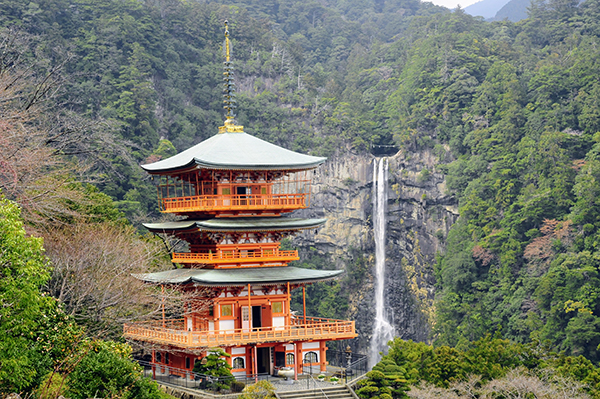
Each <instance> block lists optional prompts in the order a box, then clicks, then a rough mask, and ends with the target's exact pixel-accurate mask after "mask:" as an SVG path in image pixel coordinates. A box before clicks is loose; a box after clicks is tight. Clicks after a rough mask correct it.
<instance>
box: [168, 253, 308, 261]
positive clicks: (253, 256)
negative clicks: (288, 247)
mask: <svg viewBox="0 0 600 399" xmlns="http://www.w3.org/2000/svg"><path fill="white" fill-rule="evenodd" d="M298 259H300V257H299V256H298V251H280V250H272V249H271V250H269V249H265V250H260V249H256V250H254V251H252V250H224V251H223V250H218V251H216V252H214V253H192V252H180V253H174V254H173V257H172V261H173V262H174V263H204V264H241V263H252V264H255V263H265V262H279V263H281V262H286V263H287V262H291V261H293V260H298Z"/></svg>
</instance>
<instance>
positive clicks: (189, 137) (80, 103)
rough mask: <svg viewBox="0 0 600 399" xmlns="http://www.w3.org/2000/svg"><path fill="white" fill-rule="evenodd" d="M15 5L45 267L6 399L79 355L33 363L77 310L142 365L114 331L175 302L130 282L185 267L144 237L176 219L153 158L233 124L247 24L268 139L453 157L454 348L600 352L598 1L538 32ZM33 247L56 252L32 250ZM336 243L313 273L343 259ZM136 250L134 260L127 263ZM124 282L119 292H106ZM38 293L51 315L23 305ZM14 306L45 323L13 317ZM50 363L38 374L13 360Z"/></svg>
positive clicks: (324, 294)
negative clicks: (489, 338) (230, 107)
mask: <svg viewBox="0 0 600 399" xmlns="http://www.w3.org/2000/svg"><path fill="white" fill-rule="evenodd" d="M0 4H1V7H0V46H1V49H2V51H1V54H0V85H1V87H0V99H1V102H0V112H2V114H1V115H0V124H1V126H2V128H1V129H0V165H1V166H2V167H1V169H0V190H1V191H2V194H3V195H4V196H5V197H6V200H3V202H2V205H1V209H2V219H0V221H1V222H2V223H9V224H10V225H11V226H12V227H11V228H12V229H13V230H10V231H11V232H10V233H9V232H8V230H6V231H4V229H3V231H2V233H1V234H2V239H3V240H7V241H6V242H7V244H6V248H8V247H9V244H8V243H10V248H14V250H13V251H14V252H6V253H5V252H3V253H2V254H0V255H1V256H2V257H5V258H2V263H1V264H2V267H3V270H2V279H3V280H2V282H1V284H2V286H3V287H12V286H13V283H14V279H15V278H16V277H15V276H16V275H18V273H21V271H19V268H20V267H26V266H27V267H30V266H31V267H33V269H28V270H29V271H26V273H30V272H31V273H32V275H31V281H29V280H27V281H25V282H24V283H23V284H25V283H27V284H25V285H23V286H20V285H14V287H16V288H15V289H14V290H8V288H6V290H3V292H2V294H1V295H2V297H1V298H0V300H1V301H2V304H3V306H2V310H0V317H1V319H0V328H1V329H2V331H4V332H6V335H5V336H14V337H15V340H14V342H13V341H11V343H10V345H14V346H11V348H10V350H8V349H7V350H2V351H0V353H1V354H0V365H2V366H1V367H0V383H1V385H2V392H8V391H11V390H17V391H28V392H31V391H32V390H34V389H35V388H36V387H37V386H39V385H40V383H41V381H42V380H43V379H44V378H46V377H47V376H48V373H49V371H50V370H54V369H56V367H58V366H59V365H64V364H67V363H65V362H66V360H65V358H64V357H60V356H58V354H55V353H53V352H52V354H48V352H47V351H46V352H44V351H43V350H42V349H41V348H42V346H36V347H35V348H37V349H35V348H34V349H31V352H27V353H30V354H31V356H29V357H28V358H27V360H26V361H24V362H25V363H22V364H21V363H19V362H18V361H17V360H18V355H19V354H21V353H24V352H21V350H22V348H25V347H31V346H28V343H27V342H28V341H27V340H28V339H29V338H28V337H29V336H34V335H35V334H37V335H39V334H40V331H48V328H49V327H48V326H47V325H44V324H43V323H42V322H41V321H40V317H39V315H40V314H52V315H53V316H52V317H63V316H62V314H63V313H61V312H64V317H66V319H65V321H64V323H65V324H64V325H65V327H64V328H67V326H69V327H68V328H72V329H73V333H72V334H71V335H69V336H71V337H72V338H71V344H73V342H82V344H81V347H82V348H83V347H85V348H87V349H85V351H86V352H85V353H89V354H90V356H91V354H92V353H96V354H98V353H104V352H103V351H105V352H106V353H111V354H112V355H111V356H113V355H114V356H116V357H115V359H117V358H118V359H121V357H122V356H126V355H125V352H126V350H125V349H118V350H117V349H114V348H120V347H118V344H115V345H117V346H110V345H109V344H105V343H103V342H104V341H99V339H105V338H106V339H108V338H112V339H118V330H119V326H120V324H121V323H122V322H123V320H127V319H131V318H132V317H138V316H135V315H134V313H136V312H137V313H139V317H143V316H148V315H151V314H152V312H153V311H155V310H156V306H157V305H156V298H154V297H153V296H152V293H151V292H149V293H147V295H146V296H144V297H143V298H142V297H139V298H137V297H136V298H127V295H123V293H124V292H132V289H131V285H127V284H136V283H135V282H134V281H129V280H128V279H126V278H121V276H125V275H127V276H128V275H129V274H130V273H132V272H139V271H145V270H156V269H158V268H168V267H170V266H168V263H169V262H168V258H167V256H166V255H165V254H166V252H165V251H164V248H163V244H164V243H163V242H160V241H158V240H157V239H156V238H152V237H148V236H144V235H143V233H140V232H139V231H137V230H136V228H137V227H138V226H139V223H140V222H141V221H148V220H151V219H159V218H161V217H162V216H160V214H159V213H158V210H157V207H156V201H155V191H154V188H153V186H152V183H151V182H150V181H149V179H148V178H147V177H146V176H144V174H143V173H142V172H141V169H140V168H139V166H138V165H139V164H140V163H144V162H148V161H152V160H158V159H161V158H164V157H168V156H170V155H173V154H174V153H176V152H177V151H180V150H182V149H185V148H187V147H189V146H191V145H192V144H195V143H197V142H199V141H201V140H203V139H206V138H208V137H209V136H212V135H213V134H214V133H215V132H216V131H217V126H219V125H220V124H221V123H222V120H223V117H222V112H221V87H220V76H221V74H220V69H221V65H222V54H221V48H220V46H221V42H222V38H223V36H222V34H223V32H222V26H223V25H222V24H223V21H224V20H225V19H228V20H229V22H230V31H231V35H232V39H233V55H234V59H235V70H236V76H237V84H238V93H239V95H238V103H239V115H238V122H239V123H240V124H242V125H244V126H245V131H246V132H248V133H250V134H254V135H256V136H258V137H260V138H263V139H266V140H268V141H271V142H274V143H276V144H279V145H282V146H284V147H287V148H290V149H293V150H298V151H303V152H306V153H311V154H314V155H325V156H331V155H333V154H343V153H345V152H354V153H369V152H372V153H375V152H376V151H377V148H379V147H378V146H381V145H393V146H395V148H397V149H399V150H400V151H403V152H405V153H407V154H410V153H413V152H418V151H423V150H425V149H430V150H432V151H433V152H434V153H435V154H436V156H437V165H436V172H441V173H444V175H445V176H446V181H447V186H448V189H449V190H450V191H451V192H452V193H453V194H454V195H455V196H456V198H457V199H458V201H459V204H460V218H459V220H458V222H457V223H456V224H455V225H454V226H453V227H452V229H451V231H450V233H449V234H448V237H444V239H445V242H446V252H445V253H441V254H439V257H438V262H437V264H436V266H435V270H436V284H437V292H436V316H435V324H434V326H433V331H434V333H433V335H432V336H431V343H433V345H434V346H435V347H436V348H456V349H453V350H456V351H462V352H461V353H469V352H468V351H469V350H472V348H473V345H474V344H473V342H476V341H477V340H480V339H484V337H486V334H490V333H491V334H501V335H502V337H503V338H504V339H508V340H510V341H511V342H513V344H514V345H528V344H530V343H532V342H533V343H540V344H543V345H544V346H545V347H547V348H548V350H549V351H555V352H557V353H558V352H562V353H563V355H564V356H579V355H583V356H585V357H586V358H587V359H588V360H589V361H591V362H593V364H597V362H599V361H600V352H599V351H598V345H599V344H600V295H599V292H600V276H599V275H598V268H599V267H600V252H598V251H600V249H599V248H598V246H599V244H600V211H598V209H600V208H598V205H599V204H597V202H598V199H597V198H598V197H599V194H600V155H599V154H600V118H599V117H600V108H599V106H600V81H599V80H598V76H600V70H599V69H600V50H599V49H598V40H599V36H600V2H599V1H598V0H587V1H584V2H582V3H581V4H580V3H579V2H578V1H570V0H549V1H537V0H536V1H534V2H532V4H531V6H530V7H529V9H528V13H529V14H528V15H529V17H528V18H527V19H525V20H522V21H520V22H518V23H512V22H508V21H496V22H485V21H483V20H482V19H481V18H474V17H471V16H469V15H467V14H465V13H464V12H463V11H462V10H460V9H458V10H455V11H453V12H450V11H449V10H447V9H444V8H441V7H436V6H434V5H432V4H431V3H421V2H420V1H418V0H414V1H413V0H373V1H359V0H354V1H335V0H322V1H297V0H270V1H259V0H247V1H220V2H212V1H206V2H202V1H197V2H192V1H189V2H184V1H179V0H148V1H132V0H119V1H117V0H95V1H89V0H76V1H66V0H39V1H37V2H21V1H15V0H5V1H2V2H1V3H0ZM386 148H390V147H386ZM375 155H381V153H376V154H375ZM423 178H424V179H426V178H427V176H426V175H424V176H423ZM9 200H10V201H9ZM14 203H17V204H18V205H19V207H20V210H17V209H15V208H14ZM597 208H598V209H597ZM19 223H22V224H23V226H24V227H23V226H22V227H18V225H19ZM24 229H27V233H28V234H25V232H24ZM29 234H31V235H33V236H39V237H43V238H44V242H43V247H44V248H45V255H43V254H44V252H43V249H42V244H41V243H39V242H37V241H35V240H34V239H33V238H32V237H29ZM15 237H18V239H17V238H15ZM106 237H117V238H113V239H111V240H106V239H104V240H103V239H102V238H106ZM15 240H16V241H15ZM23 240H25V241H23ZM27 240H33V241H31V242H34V241H35V242H36V244H28V243H27V242H28V241H27ZM4 242H5V241H3V248H4V247H5V244H4ZM115 244H117V245H115ZM167 244H169V243H167ZM25 249H27V250H29V251H31V254H30V255H28V256H31V257H32V262H34V264H30V263H28V262H26V263H24V264H22V265H19V264H17V263H15V262H16V261H15V259H16V258H17V257H18V256H17V254H18V253H19V251H24V250H25ZM309 252H310V251H309ZM11 254H12V255H11ZM319 256H320V255H318V254H312V255H310V256H309V257H307V258H306V260H305V262H304V266H305V267H323V263H325V264H326V263H327V262H324V261H322V259H321V258H319ZM123 259H134V260H135V261H134V262H127V264H129V265H131V268H130V269H127V270H121V269H118V270H116V269H114V268H113V269H110V265H114V264H120V263H124V262H122V260H123ZM5 265H13V266H11V267H14V270H13V271H9V270H12V269H6V271H5V270H4V269H5V268H6V267H7V266H5ZM28 265H29V266H28ZM34 266H35V267H34ZM365 268H366V264H365V260H364V259H363V258H361V256H360V254H357V257H355V260H354V261H352V262H349V264H348V273H347V275H346V277H345V278H344V280H342V281H340V282H336V283H335V284H333V285H331V286H330V285H315V286H313V287H311V290H313V291H312V292H311V296H310V297H311V298H312V300H311V303H309V304H308V306H309V309H310V311H311V313H315V314H321V315H323V316H339V317H343V312H344V311H345V307H344V301H345V298H347V297H348V295H351V291H352V287H356V286H359V285H360V284H361V283H362V280H363V279H364V278H365V275H366V274H368V273H366V269H365ZM94 273H96V275H97V276H103V277H106V276H110V278H112V280H110V281H107V280H105V279H99V278H86V277H85V276H93V275H94ZM28 281H29V282H28ZM117 281H118V282H119V283H122V284H123V285H121V286H118V285H117V286H118V287H117V288H115V290H114V295H115V297H113V298H111V300H107V298H105V297H103V296H102V295H100V293H101V292H104V289H105V287H106V286H109V285H110V286H111V287H115V282H117ZM103 284H104V285H103ZM19 290H21V291H19ZM11 295H13V296H12V297H11ZM20 295H28V296H31V298H36V299H35V301H39V306H37V305H36V306H37V307H32V308H31V309H29V308H28V307H26V306H25V305H23V309H21V310H19V309H20V308H10V307H7V306H4V304H8V303H13V302H12V301H13V299H14V298H16V297H19V298H20ZM47 295H49V296H52V297H55V298H57V299H58V301H59V302H56V303H55V302H52V301H50V300H49V299H48V296H47ZM11 298H13V299H11ZM46 302H48V303H46ZM36 303H38V302H36ZM115 303H117V304H118V306H117V305H115ZM23 304H25V302H23ZM11 309H12V310H11ZM14 309H17V310H15V311H23V312H25V313H23V316H20V317H26V318H27V320H31V324H28V327H27V330H21V329H15V327H14V326H12V325H10V323H8V324H7V322H6V321H5V320H7V318H9V319H10V317H13V316H11V315H12V313H6V314H5V313H1V312H12V311H13V310H14ZM58 309H63V310H61V311H60V312H59V310H58ZM132 309H133V310H132ZM71 322H72V323H77V324H69V323H71ZM82 331H85V335H86V336H87V337H88V338H86V340H90V341H86V344H85V345H83V338H81V337H80V335H79V334H84V333H83V332H82ZM11 334H12V335H11ZM27 334H29V336H27ZM67 335H68V334H67ZM17 337H18V339H17ZM49 339H50V338H49ZM7 342H8V341H7ZM52 342H54V341H52ZM57 342H58V341H57ZM3 344H4V341H3ZM19 345H21V346H19ZM52 345H59V343H56V344H52ZM106 345H108V346H106ZM52 347H55V346H52ZM56 347H58V346H56ZM78 347H79V346H78ZM111 348H112V349H111ZM82 350H83V349H82ZM431 350H433V349H431ZM107 356H108V355H107ZM119 356H121V357H119ZM42 358H43V359H45V360H44V361H43V362H41V361H39V359H42ZM115 361H117V360H115ZM119 361H120V360H119ZM10 362H16V363H10ZM9 364H11V365H12V366H11V367H8V366H7V365H9ZM30 364H39V365H40V366H39V367H37V368H34V371H32V372H31V373H29V374H27V375H28V377H27V378H25V379H22V380H20V381H17V380H16V379H15V374H14V373H9V372H8V369H9V368H10V369H12V368H13V367H17V365H18V367H21V368H22V369H23V370H26V369H28V367H29V366H28V365H30ZM77 364H78V365H82V364H85V363H77ZM519 366H522V364H519ZM73 367H75V366H73ZM90 367H91V366H90ZM507 367H508V366H507ZM515 367H516V364H515ZM586 367H587V366H586ZM590 367H592V368H593V366H590ZM56 370H58V369H56ZM73 375H77V374H76V373H75V372H73ZM465 375H466V374H464V375H461V376H459V377H460V378H463V377H465ZM494 377H496V376H494ZM449 378H450V377H449ZM457 378H458V377H457ZM124 384H125V386H130V385H131V382H127V383H125V382H124ZM127 384H129V385H127ZM71 389H73V390H75V389H76V384H75V383H73V385H72V388H71ZM140 389H142V388H140ZM143 389H146V388H143ZM148 389H151V388H148ZM400 391H401V390H399V392H400ZM73 392H75V391H73ZM82 392H83V391H82ZM86 394H87V393H81V395H82V396H81V397H85V396H84V395H86ZM91 394H93V392H92V393H90V395H91ZM72 395H74V396H73V397H79V396H76V394H75V393H72Z"/></svg>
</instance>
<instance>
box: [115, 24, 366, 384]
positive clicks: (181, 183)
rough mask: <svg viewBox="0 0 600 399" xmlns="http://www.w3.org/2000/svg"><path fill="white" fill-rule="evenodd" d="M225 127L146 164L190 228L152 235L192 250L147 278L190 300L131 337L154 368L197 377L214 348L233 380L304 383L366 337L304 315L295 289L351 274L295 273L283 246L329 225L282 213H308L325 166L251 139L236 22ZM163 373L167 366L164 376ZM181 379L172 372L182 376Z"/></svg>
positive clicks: (168, 227)
mask: <svg viewBox="0 0 600 399" xmlns="http://www.w3.org/2000/svg"><path fill="white" fill-rule="evenodd" d="M223 47H224V52H225V62H224V74H223V75H224V78H223V80H224V86H225V90H224V93H225V94H224V97H225V101H224V104H225V107H224V108H225V109H226V115H225V117H226V120H225V123H224V125H223V126H221V127H220V128H219V133H218V134H216V135H214V136H212V137H211V138H209V139H207V140H205V141H203V142H201V143H200V144H197V145H196V146H194V147H192V148H189V149H188V150H185V151H183V152H181V153H179V154H177V155H174V156H172V157H170V158H167V159H164V160H161V161H158V162H155V163H151V164H147V165H143V166H142V168H143V169H144V170H146V171H147V172H148V173H149V174H151V175H153V177H154V180H155V181H158V183H157V191H158V201H159V208H160V210H161V212H164V213H171V214H174V215H178V216H180V217H183V218H182V220H179V221H175V222H166V223H152V224H145V225H144V226H145V227H146V228H147V229H148V230H150V231H151V232H153V233H156V234H168V235H172V236H175V237H177V238H179V239H181V240H183V241H185V242H187V243H188V248H189V252H180V253H173V254H172V261H173V263H175V264H178V265H181V267H178V268H175V269H172V270H168V271H163V272H157V273H148V274H142V275H137V276H136V277H137V278H139V279H141V280H142V281H144V282H146V283H149V284H155V285H158V286H162V287H169V288H175V289H177V290H180V291H181V292H182V293H184V294H185V295H184V297H185V298H186V300H185V304H184V314H183V316H184V317H183V318H180V319H176V320H172V319H166V318H165V316H164V314H163V319H162V320H156V321H154V322H139V323H130V324H126V325H125V326H124V336H125V338H127V339H130V340H134V341H137V342H139V343H146V344H150V345H151V347H152V363H153V365H154V367H157V368H159V369H160V368H163V366H169V367H172V368H173V369H170V370H180V371H177V372H176V373H180V372H182V373H188V374H189V372H190V371H191V370H192V369H193V367H194V363H195V362H196V361H198V360H201V359H202V358H203V357H205V356H206V355H207V354H208V353H209V352H210V350H211V349H212V348H215V347H220V348H222V349H223V350H224V351H225V352H226V353H228V354H229V355H230V357H227V358H226V359H227V361H228V362H229V364H230V366H231V367H232V372H233V373H234V375H240V376H242V375H243V376H247V377H252V376H256V375H260V374H267V373H269V374H275V372H276V370H277V369H279V368H283V367H289V368H292V369H293V370H294V374H295V376H296V377H297V375H298V374H300V373H302V370H303V369H302V367H303V366H305V365H310V366H312V367H316V368H319V369H320V370H321V371H323V372H324V371H326V365H327V357H326V350H327V346H326V343H327V341H332V340H344V339H351V338H355V337H356V336H357V334H356V332H355V326H354V321H346V320H333V319H327V318H320V317H309V316H307V315H306V307H305V306H304V312H303V314H302V315H301V316H300V315H295V314H294V313H293V312H292V311H291V309H290V306H291V291H292V290H293V289H298V288H302V293H303V301H304V303H306V302H305V300H306V297H305V295H306V290H305V286H306V285H307V284H312V283H315V282H318V281H326V280H330V279H334V278H336V277H337V276H339V275H340V274H341V273H342V271H341V270H328V271H325V270H311V269H303V268H297V267H293V266H289V265H288V264H289V262H291V261H294V260H298V259H299V257H298V251H295V250H282V249H281V240H282V239H283V238H286V237H290V236H293V235H294V234H296V233H298V232H300V231H302V230H309V229H315V228H317V227H319V226H321V225H322V224H324V223H325V220H324V219H305V218H294V217H289V216H283V215H284V214H287V213H290V212H293V211H295V210H298V209H305V208H307V207H308V206H309V204H310V197H311V176H312V175H313V172H314V169H315V168H317V167H318V166H319V165H320V164H322V163H323V162H324V161H325V158H320V157H314V156H309V155H304V154H299V153H297V152H293V151H290V150H287V149H284V148H282V147H279V146H276V145H273V144H270V143H268V142H266V141H263V140H260V139H258V138H256V137H253V136H251V135H249V134H246V133H244V131H243V127H242V126H239V125H237V124H236V122H235V119H234V118H235V114H234V110H235V84H234V80H233V68H232V62H231V60H230V48H231V43H230V40H229V32H228V29H227V22H225V42H224V45H223ZM163 369H164V368H163ZM172 372H173V371H172Z"/></svg>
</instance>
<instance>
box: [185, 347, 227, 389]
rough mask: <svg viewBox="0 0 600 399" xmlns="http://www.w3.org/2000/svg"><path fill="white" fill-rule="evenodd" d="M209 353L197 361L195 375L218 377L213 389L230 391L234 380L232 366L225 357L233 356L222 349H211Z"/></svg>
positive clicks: (213, 383)
mask: <svg viewBox="0 0 600 399" xmlns="http://www.w3.org/2000/svg"><path fill="white" fill-rule="evenodd" d="M208 352H209V354H208V355H206V356H205V357H203V358H202V359H200V360H197V361H196V363H195V364H194V369H193V371H194V373H198V374H203V375H207V376H212V377H217V378H216V379H215V380H214V381H213V382H212V386H211V388H216V389H217V390H223V389H229V388H230V386H231V383H232V382H233V381H234V378H233V374H231V366H230V365H229V363H227V361H226V360H225V359H223V357H230V356H231V355H230V354H229V353H227V352H225V351H224V350H223V349H221V348H211V349H209V351H208Z"/></svg>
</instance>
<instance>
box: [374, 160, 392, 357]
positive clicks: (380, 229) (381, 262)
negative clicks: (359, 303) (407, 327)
mask: <svg viewBox="0 0 600 399" xmlns="http://www.w3.org/2000/svg"><path fill="white" fill-rule="evenodd" d="M387 169H388V161H387V158H381V159H380V160H379V162H377V159H375V160H373V237H374V239H375V324H374V326H373V337H372V338H371V348H370V355H369V365H370V366H371V367H373V366H374V365H375V364H376V363H377V362H378V361H379V360H380V359H381V356H380V355H379V353H380V352H387V343H388V341H389V340H391V339H393V338H394V326H393V325H392V324H391V323H390V321H389V320H388V317H387V316H388V315H387V312H386V309H385V299H384V296H383V293H384V290H385V240H386V237H385V229H386V210H387V209H386V204H387Z"/></svg>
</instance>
